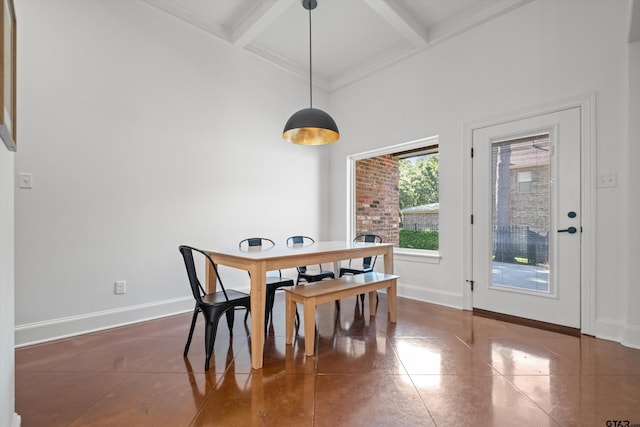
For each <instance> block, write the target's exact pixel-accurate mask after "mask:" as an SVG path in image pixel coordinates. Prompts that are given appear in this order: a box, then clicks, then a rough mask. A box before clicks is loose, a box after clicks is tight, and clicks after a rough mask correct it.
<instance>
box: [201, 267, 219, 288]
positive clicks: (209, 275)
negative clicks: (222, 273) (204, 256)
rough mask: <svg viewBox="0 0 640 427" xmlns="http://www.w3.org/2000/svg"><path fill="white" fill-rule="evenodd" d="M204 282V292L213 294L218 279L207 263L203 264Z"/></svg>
mask: <svg viewBox="0 0 640 427" xmlns="http://www.w3.org/2000/svg"><path fill="white" fill-rule="evenodd" d="M205 261H206V260H205ZM204 282H205V283H204V291H205V292H206V293H208V294H213V293H215V292H216V286H217V283H218V277H217V276H216V270H214V269H213V266H212V265H211V263H210V262H208V261H207V262H205V263H204Z"/></svg>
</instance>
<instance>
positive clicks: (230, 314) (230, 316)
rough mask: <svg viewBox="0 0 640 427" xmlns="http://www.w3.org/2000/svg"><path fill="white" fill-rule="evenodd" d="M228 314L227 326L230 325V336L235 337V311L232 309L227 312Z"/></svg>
mask: <svg viewBox="0 0 640 427" xmlns="http://www.w3.org/2000/svg"><path fill="white" fill-rule="evenodd" d="M226 313H227V325H229V336H230V337H233V319H234V318H235V309H234V308H233V307H231V308H230V309H228V310H227V312H226ZM216 327H217V325H216Z"/></svg>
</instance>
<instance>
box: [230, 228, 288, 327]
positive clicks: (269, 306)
mask: <svg viewBox="0 0 640 427" xmlns="http://www.w3.org/2000/svg"><path fill="white" fill-rule="evenodd" d="M275 245H276V244H275V242H274V241H273V240H271V239H268V238H266V237H250V238H248V239H244V240H241V241H240V243H239V244H238V247H239V248H240V250H241V251H243V252H249V251H266V250H269V249H271V248H273V247H274V246H275ZM249 276H251V273H249ZM293 284H294V283H293V279H288V278H286V277H282V271H280V270H277V271H268V272H267V292H266V304H265V311H264V332H265V334H266V333H267V328H268V327H269V318H271V317H272V316H273V305H274V303H275V300H276V291H277V290H278V289H280V288H283V287H285V286H293ZM272 322H273V319H272Z"/></svg>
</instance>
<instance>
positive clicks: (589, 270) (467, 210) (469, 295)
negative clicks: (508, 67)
mask: <svg viewBox="0 0 640 427" xmlns="http://www.w3.org/2000/svg"><path fill="white" fill-rule="evenodd" d="M595 106H596V94H595V93H591V94H587V95H583V96H580V97H576V98H571V99H566V100H562V101H557V102H553V103H550V104H546V105H541V106H538V107H533V108H529V109H525V110H520V111H515V112H511V113H506V114H501V115H499V116H493V117H489V118H485V119H481V120H478V121H473V122H469V123H465V124H464V125H463V150H464V151H463V153H464V161H463V168H462V178H463V193H462V194H463V195H464V197H463V199H464V200H463V213H464V215H463V227H462V228H463V256H462V258H463V274H464V277H463V286H462V297H463V309H465V310H473V292H472V291H471V284H470V282H469V281H470V280H473V277H472V275H473V229H472V225H471V217H472V214H473V211H472V208H473V169H472V168H473V162H472V160H471V147H472V143H473V132H474V131H475V130H478V129H482V128H485V127H489V126H495V125H500V124H503V123H508V122H512V121H517V120H522V119H528V118H532V117H536V116H540V115H544V114H549V113H555V112H558V111H563V110H567V109H570V108H576V107H577V108H580V147H581V150H580V164H581V177H580V193H581V194H580V200H581V206H580V210H581V213H582V226H583V229H582V236H581V238H582V246H581V248H580V276H581V277H580V279H581V283H580V289H581V297H580V318H581V319H580V325H581V327H580V330H581V332H582V333H583V334H589V335H593V334H594V324H595V314H596V307H595V295H596V292H595V277H596V262H595V261H596V256H595V238H596V221H595V220H596V193H595V191H596V173H595V172H596V155H595V154H596V153H595V149H596V144H595V136H596V129H595V125H596V116H595V114H596V111H595Z"/></svg>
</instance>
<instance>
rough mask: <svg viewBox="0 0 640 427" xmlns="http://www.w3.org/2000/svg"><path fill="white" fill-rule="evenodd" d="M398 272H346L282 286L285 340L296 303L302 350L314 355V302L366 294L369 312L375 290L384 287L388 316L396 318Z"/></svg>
mask: <svg viewBox="0 0 640 427" xmlns="http://www.w3.org/2000/svg"><path fill="white" fill-rule="evenodd" d="M397 279H398V276H394V275H393V274H384V273H378V272H369V273H364V274H356V275H346V276H342V277H339V278H337V279H331V280H323V281H320V282H316V283H313V284H308V285H304V286H294V287H291V288H285V293H286V319H285V321H286V328H285V329H286V339H285V342H286V343H287V344H291V343H292V342H293V326H294V321H295V314H296V304H297V303H300V304H302V305H303V307H304V334H305V354H306V355H307V356H313V352H314V343H315V323H316V306H317V305H318V304H324V303H327V302H333V301H337V300H339V299H342V298H347V297H351V296H356V295H360V294H364V293H368V294H369V313H370V315H371V316H374V315H375V312H376V299H375V296H376V291H377V290H378V289H386V290H387V298H388V304H387V305H388V307H389V320H390V321H391V322H392V323H395V322H396V295H397V289H396V282H397Z"/></svg>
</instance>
